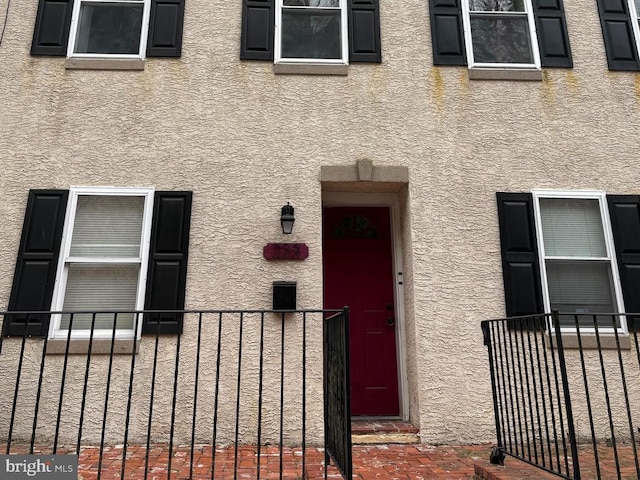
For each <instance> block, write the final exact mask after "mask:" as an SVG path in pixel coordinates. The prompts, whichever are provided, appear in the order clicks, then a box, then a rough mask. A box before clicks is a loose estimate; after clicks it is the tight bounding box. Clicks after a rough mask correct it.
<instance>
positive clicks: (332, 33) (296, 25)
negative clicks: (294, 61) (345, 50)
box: [282, 10, 342, 59]
mask: <svg viewBox="0 0 640 480" xmlns="http://www.w3.org/2000/svg"><path fill="white" fill-rule="evenodd" d="M282 57H283V58H332V59H340V58H342V44H341V31H340V11H339V10H337V11H328V12H314V13H308V12H306V11H304V10H284V11H283V12H282Z"/></svg>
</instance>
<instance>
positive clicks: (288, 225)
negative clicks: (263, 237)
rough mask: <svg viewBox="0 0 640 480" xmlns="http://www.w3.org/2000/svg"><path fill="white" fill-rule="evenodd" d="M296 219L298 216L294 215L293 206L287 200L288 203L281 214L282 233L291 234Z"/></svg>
mask: <svg viewBox="0 0 640 480" xmlns="http://www.w3.org/2000/svg"><path fill="white" fill-rule="evenodd" d="M295 221H296V218H295V217H294V216H293V207H292V206H291V205H289V202H287V204H286V205H285V206H284V207H282V214H281V215H280V224H281V225H282V233H286V234H290V233H291V232H292V231H293V222H295Z"/></svg>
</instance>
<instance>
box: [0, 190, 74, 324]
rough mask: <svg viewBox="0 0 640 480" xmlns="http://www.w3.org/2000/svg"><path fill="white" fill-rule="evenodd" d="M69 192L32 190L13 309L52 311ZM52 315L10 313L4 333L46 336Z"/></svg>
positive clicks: (26, 216)
mask: <svg viewBox="0 0 640 480" xmlns="http://www.w3.org/2000/svg"><path fill="white" fill-rule="evenodd" d="M68 198H69V192H67V191H66V190H31V191H30V192H29V199H28V201H27V211H26V214H25V218H24V225H23V227H22V238H21V239H20V247H19V250H18V259H17V261H16V271H15V274H14V275H13V287H12V289H11V297H10V298H9V310H10V311H18V312H19V311H23V312H26V311H49V310H51V299H52V297H53V286H54V284H55V281H56V270H57V267H58V256H59V253H60V244H61V242H62V229H63V226H64V216H65V213H66V210H67V199H68ZM48 330H49V316H48V315H26V314H19V313H17V314H11V315H7V316H6V318H5V322H4V329H3V334H4V335H5V336H10V335H36V336H40V335H41V336H46V335H47V331H48Z"/></svg>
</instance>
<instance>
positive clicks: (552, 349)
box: [549, 313, 569, 475]
mask: <svg viewBox="0 0 640 480" xmlns="http://www.w3.org/2000/svg"><path fill="white" fill-rule="evenodd" d="M559 322H560V320H559V319H558V328H556V326H555V317H554V315H553V313H552V314H551V318H550V325H549V350H550V352H551V364H552V365H553V368H552V371H553V383H554V386H555V390H556V398H557V399H558V420H559V421H560V438H562V452H563V455H564V457H563V458H564V467H565V473H566V474H567V475H569V456H568V452H567V438H566V435H565V431H564V415H563V414H562V404H563V401H562V400H563V399H562V397H560V385H559V384H558V362H557V361H556V356H557V355H558V353H556V352H557V351H558V349H557V348H555V347H554V346H553V337H552V336H551V329H552V328H553V330H554V332H555V334H556V336H557V335H560V334H561V332H560V327H559V325H560V323H559ZM557 343H558V341H557V339H556V345H557ZM549 398H552V396H551V395H550V396H549ZM553 428H554V434H555V435H556V438H557V433H556V431H555V424H554V427H553ZM557 449H558V446H557V445H556V452H557ZM558 470H560V459H558Z"/></svg>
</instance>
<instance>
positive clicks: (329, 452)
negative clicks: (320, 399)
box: [323, 308, 353, 479]
mask: <svg viewBox="0 0 640 480" xmlns="http://www.w3.org/2000/svg"><path fill="white" fill-rule="evenodd" d="M323 338H324V348H323V350H324V443H325V450H324V451H325V462H326V464H328V463H329V461H330V459H331V460H333V463H334V464H335V466H336V467H337V468H338V470H339V471H340V473H341V474H342V476H343V477H344V478H345V479H351V478H352V476H353V464H352V461H351V460H352V459H351V401H350V394H349V309H348V308H344V309H343V311H342V312H340V313H337V314H335V315H332V316H330V317H328V318H325V320H324V327H323Z"/></svg>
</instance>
